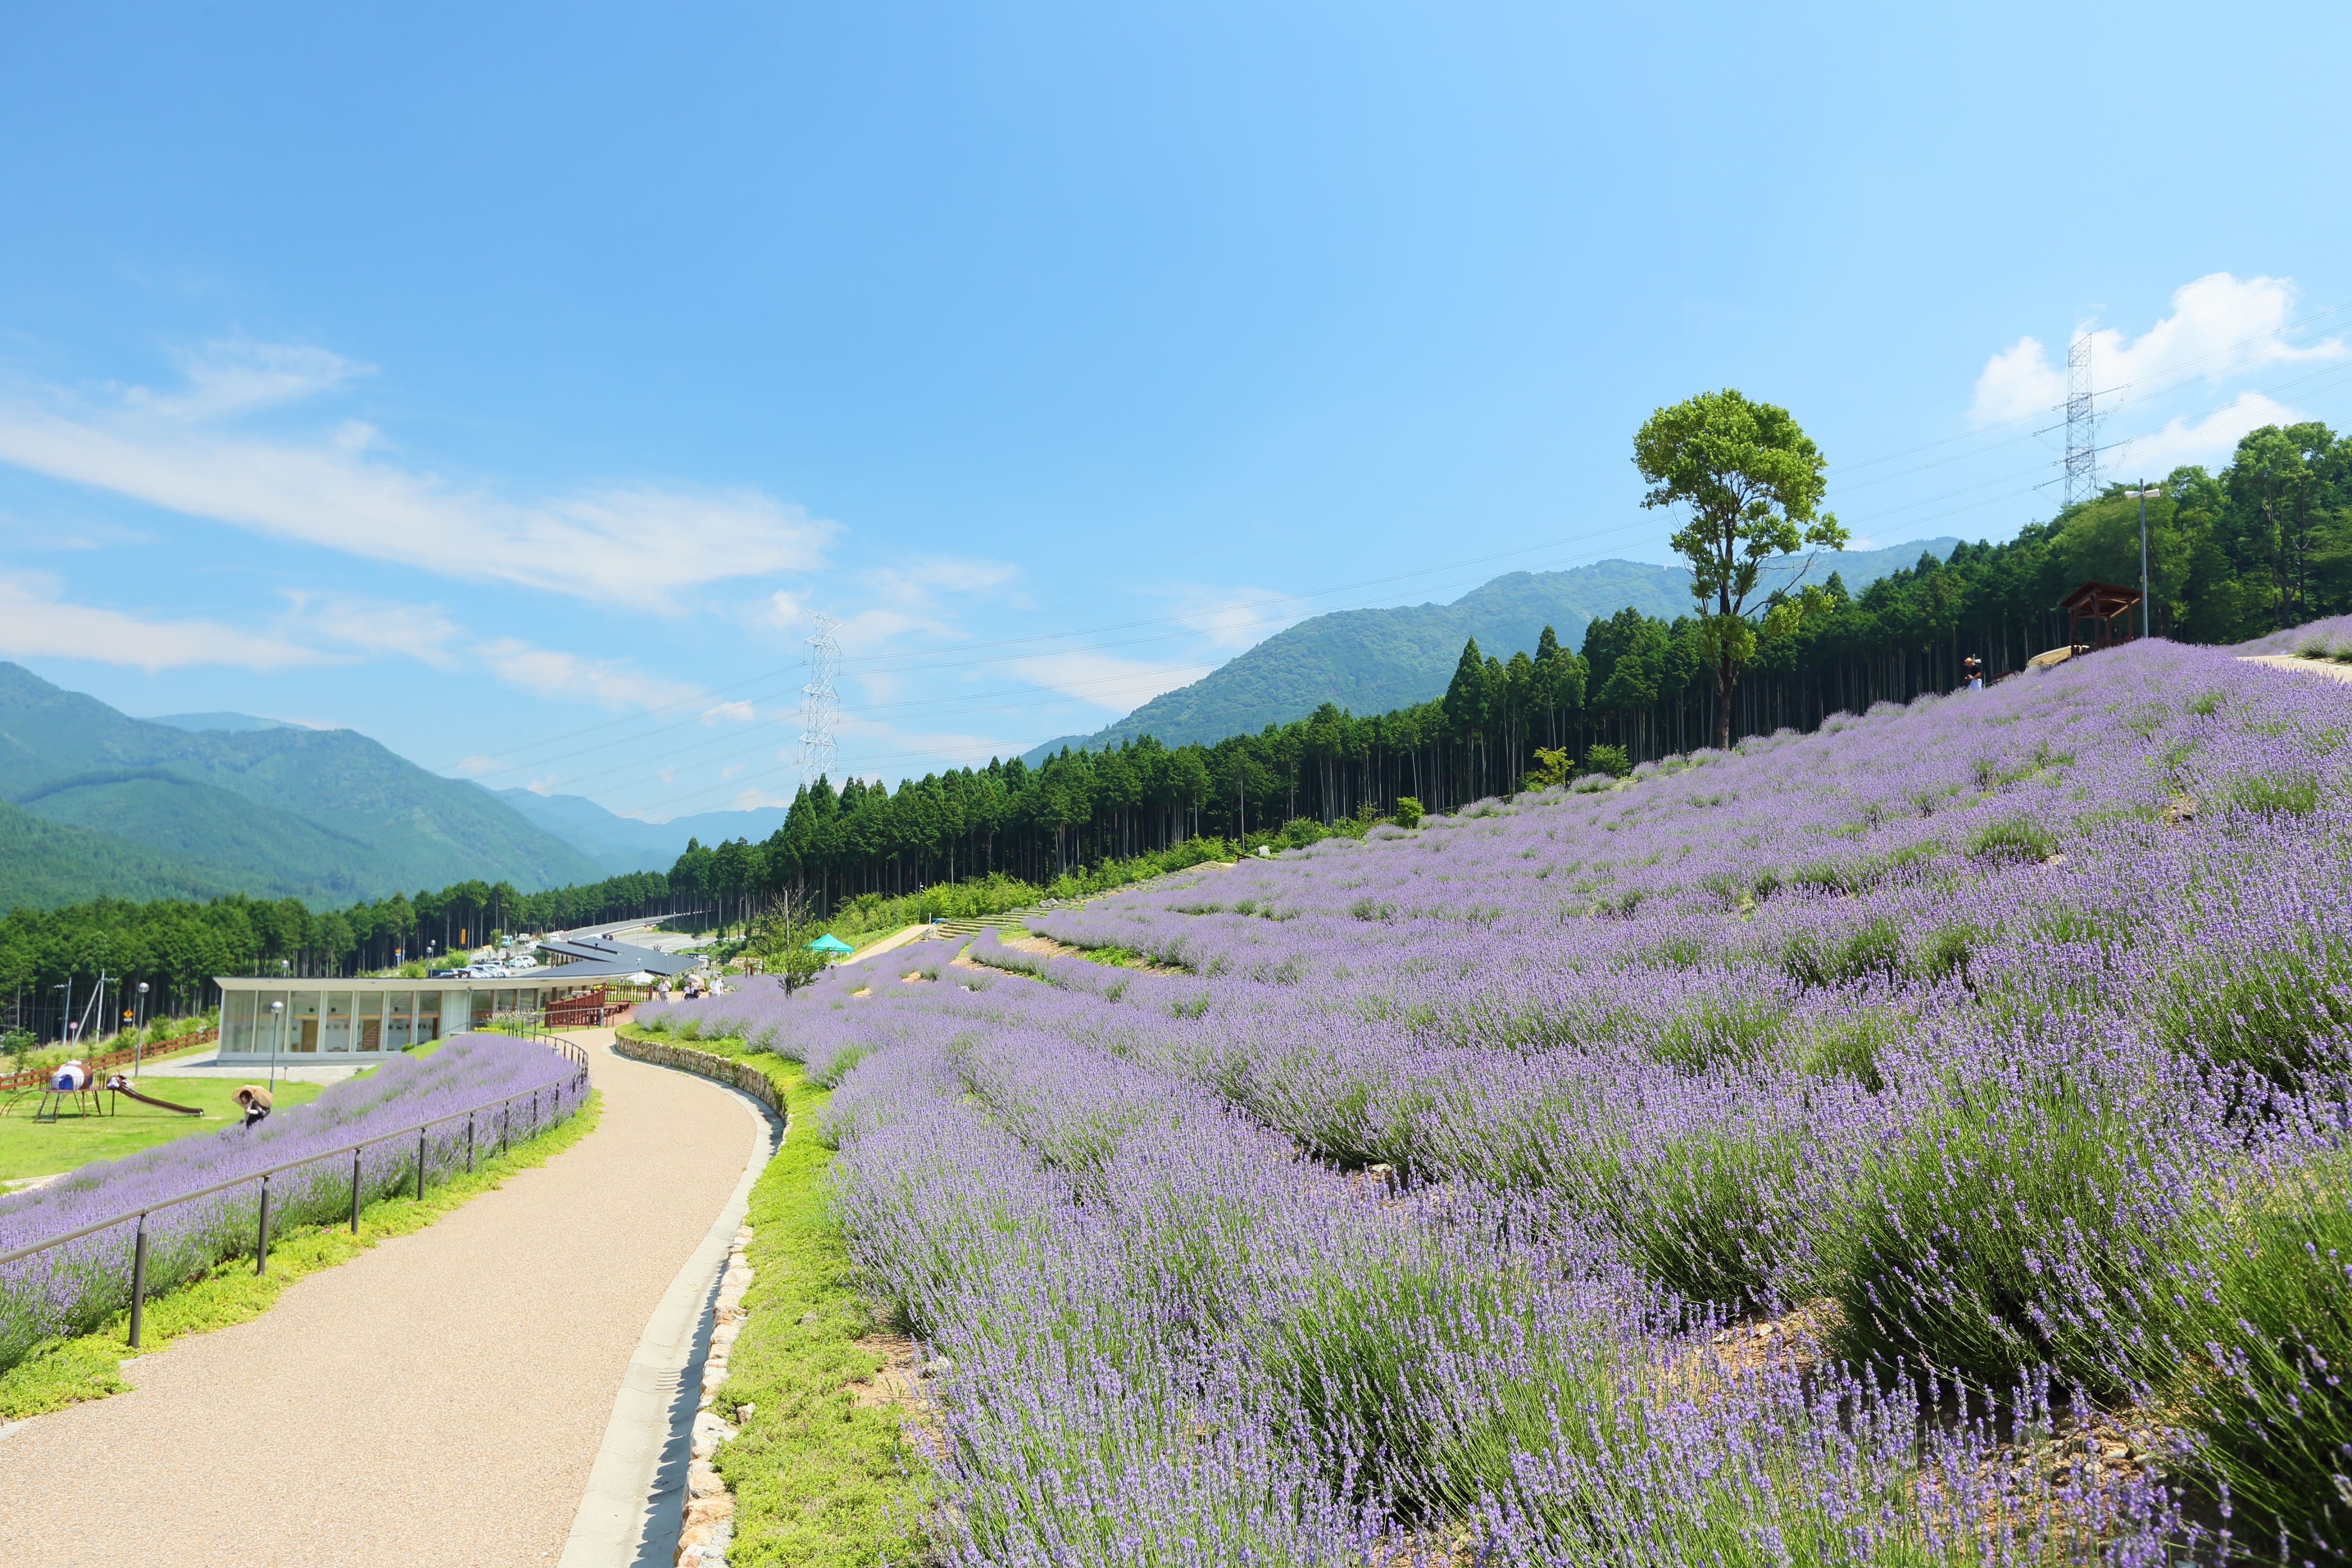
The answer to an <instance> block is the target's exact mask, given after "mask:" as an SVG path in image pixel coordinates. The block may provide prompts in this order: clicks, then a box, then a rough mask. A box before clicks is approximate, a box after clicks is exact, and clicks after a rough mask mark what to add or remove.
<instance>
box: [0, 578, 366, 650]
mask: <svg viewBox="0 0 2352 1568" xmlns="http://www.w3.org/2000/svg"><path fill="white" fill-rule="evenodd" d="M0 653H13V654H16V655H17V656H18V657H23V658H41V657H47V658H58V659H95V660H98V661H100V662H101V663H104V664H121V665H126V666H129V667H131V668H135V669H142V670H145V671H147V672H148V673H149V674H153V673H154V672H156V671H158V670H168V669H180V668H184V667H187V666H190V665H199V664H221V665H229V666H233V667H236V668H241V669H247V670H260V671H268V670H283V669H288V668H290V667H292V666H295V665H299V664H323V663H327V662H329V659H330V655H328V654H326V653H320V651H319V650H317V649H315V648H308V647H304V646H302V645H301V644H299V643H294V642H289V641H288V640H286V639H284V638H281V637H277V636H272V635H269V634H268V633H265V632H251V631H247V630H244V629H242V628H239V627H235V626H227V625H223V624H222V623H221V622H216V621H203V620H195V619H189V618H183V617H176V616H163V615H155V614H151V613H142V612H131V611H125V610H112V609H108V608H105V607H103V606H100V605H92V604H78V603H75V602H73V601H70V600H68V599H66V598H64V597H62V594H61V591H60V588H59V585H58V582H57V580H55V579H54V578H52V577H50V576H48V575H47V574H46V573H42V572H30V571H23V570H15V571H11V570H6V569H5V568H0Z"/></svg>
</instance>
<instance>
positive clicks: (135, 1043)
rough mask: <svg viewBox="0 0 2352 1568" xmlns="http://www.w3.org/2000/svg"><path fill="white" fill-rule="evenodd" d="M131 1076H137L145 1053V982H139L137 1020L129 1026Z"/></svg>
mask: <svg viewBox="0 0 2352 1568" xmlns="http://www.w3.org/2000/svg"><path fill="white" fill-rule="evenodd" d="M131 1030H132V1033H131V1077H133V1078H136V1077H138V1076H139V1063H140V1061H141V1060H142V1058H143V1057H144V1056H145V1055H146V1053H147V982H146V981H144V980H142V981H140V982H139V1018H138V1021H136V1022H135V1023H133V1024H132V1025H131Z"/></svg>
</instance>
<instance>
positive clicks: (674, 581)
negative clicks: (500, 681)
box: [0, 345, 839, 609]
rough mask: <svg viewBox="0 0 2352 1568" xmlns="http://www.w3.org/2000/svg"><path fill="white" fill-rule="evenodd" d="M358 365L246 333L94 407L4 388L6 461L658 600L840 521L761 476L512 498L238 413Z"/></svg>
mask: <svg viewBox="0 0 2352 1568" xmlns="http://www.w3.org/2000/svg"><path fill="white" fill-rule="evenodd" d="M362 370H363V367H357V366H353V365H352V364H350V362H349V361H343V360H341V359H339V358H338V357H336V356H334V355H332V354H329V353H326V352H325V351H324V350H313V349H305V348H301V347H299V346H284V345H240V346H238V348H237V351H236V352H235V353H227V354H215V355H214V356H212V357H210V358H198V359H196V360H194V361H191V362H190V364H189V367H188V376H189V385H188V389H187V390H186V391H185V392H180V393H175V394H170V395H163V394H158V393H155V392H149V391H147V390H146V389H143V388H132V389H130V390H129V391H127V392H123V393H121V395H120V396H118V397H115V398H113V399H112V400H110V401H109V402H105V403H103V404H100V405H92V404H90V403H89V402H85V401H83V400H80V399H77V398H75V397H72V396H70V395H69V394H68V393H66V392H64V391H63V390H62V389H59V388H57V387H53V386H47V385H34V386H31V387H28V388H20V389H17V390H16V391H15V392H10V393H8V394H5V395H0V462H5V463H8V464H12V465H15V466H17V467H20V468H25V469H29V470H31V471H33V472H35V473H38V474H44V475H47V476H50V477H52V478H56V479H61V480H66V481H68V482H70V483H74V484H79V485H87V486H92V487H94V488H97V489H101V490H107V491H110V492H112V493H114V494H117V495H121V496H128V497H131V498H133V499H136V500H140V501H144V502H147V503H149V504H151V505H153V506H157V507H164V508H166V509H168V510H171V511H176V512H183V513H186V514H188V515H191V516H194V517H209V518H212V519H214V520H215V521H218V522H223V523H226V524H229V525H231V526H233V527H236V528H248V529H251V530H253V531H255V532H257V533H262V534H266V535H268V536H271V537H273V538H288V539H296V540H299V541H301V542H303V543H306V544H312V545H317V546H320V548H323V549H334V550H341V551H343V552H346V553H349V554H352V555H358V556H363V557H366V558H369V559H376V560H387V561H394V562H397V563H400V564H402V565H405V566H411V567H415V568H419V569H421V570H428V571H435V572H440V573H443V574H446V575H451V576H459V577H465V578H468V579H478V578H490V579H495V580H500V581H505V582H513V583H520V584H522V585H525V586H528V587H532V588H541V589H546V590H549V591H554V592H559V593H566V594H571V595H573V596H575V597H578V598H581V599H586V600H592V601H600V602H607V603H627V604H636V605H646V606H649V607H653V608H656V609H676V608H678V607H680V605H681V603H682V602H683V601H686V600H687V599H688V597H689V596H690V595H691V592H692V591H694V590H696V589H698V588H701V587H703V586H705V585H707V584H709V583H712V582H717V581H720V580H727V579H730V578H741V577H759V576H766V575H770V574H772V573H775V572H779V571H786V570H804V569H807V568H810V567H813V566H815V565H818V564H820V563H821V561H822V559H823V557H824V549H825V547H826V546H827V544H828V543H829V542H830V541H831V540H832V538H834V536H835V534H836V533H838V532H839V528H838V525H836V524H835V523H832V522H830V521H827V520H825V519H824V518H819V517H811V516H809V515H808V513H807V512H805V511H803V509H802V508H800V507H795V506H792V505H790V504H788V503H785V502H782V501H778V500H776V499H775V498H773V497H770V496H767V495H764V494H762V493H761V492H759V491H757V490H751V489H745V488H735V489H717V488H681V487H665V486H656V485H651V484H646V483H624V484H610V485H604V486H593V487H589V488H585V489H581V490H576V491H573V492H572V493H570V494H567V495H557V496H547V497H535V498H529V499H523V500H515V499H510V498H507V497H500V496H499V495H496V494H494V493H492V492H491V491H490V490H489V489H488V488H487V487H485V486H480V485H478V484H470V483H463V482H457V481H452V480H449V479H446V478H444V477H443V476H438V475H436V474H434V473H432V472H430V471H429V470H427V469H425V468H424V467H423V466H421V465H416V464H415V463H414V462H407V461H403V460H402V459H400V458H399V457H397V456H395V455H391V454H388V453H386V452H384V451H383V444H382V443H381V442H380V441H379V439H378V438H377V436H376V434H375V432H374V431H373V429H372V428H370V427H368V426H366V425H364V424H357V423H350V422H346V423H343V424H341V425H340V426H338V427H336V428H335V429H333V430H331V431H329V432H326V433H325V434H313V435H309V436H303V435H284V434H252V433H247V432H240V431H239V430H237V429H236V428H235V427H234V425H233V421H234V418H235V416H236V415H238V414H241V413H249V412H252V411H254V410H257V409H260V408H264V407H268V406H271V405H275V404H283V403H288V402H295V401H299V400H300V399H302V398H306V397H311V396H315V395H317V394H318V393H320V392H325V391H327V390H330V389H331V388H333V387H335V386H337V385H339V384H341V382H344V381H346V380H348V379H350V378H351V377H352V376H353V375H356V374H358V373H361V371H362Z"/></svg>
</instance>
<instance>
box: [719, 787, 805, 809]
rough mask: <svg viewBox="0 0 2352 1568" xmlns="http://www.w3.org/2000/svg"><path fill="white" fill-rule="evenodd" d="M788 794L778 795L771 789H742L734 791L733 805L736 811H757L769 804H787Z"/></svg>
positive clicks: (789, 803) (789, 798)
mask: <svg viewBox="0 0 2352 1568" xmlns="http://www.w3.org/2000/svg"><path fill="white" fill-rule="evenodd" d="M792 803H793V798H792V797H791V796H790V795H779V794H777V793H776V792H775V791H774V790H772V789H743V790H739V791H738V792H737V793H736V796H735V799H734V801H733V802H732V804H733V807H734V809H735V810H738V811H757V810H761V809H762V808H764V807H769V806H789V805H791V804H792Z"/></svg>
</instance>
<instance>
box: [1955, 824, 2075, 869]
mask: <svg viewBox="0 0 2352 1568" xmlns="http://www.w3.org/2000/svg"><path fill="white" fill-rule="evenodd" d="M2057 852H2058V835H2057V834H2055V833H2053V832H2052V831H2050V830H2049V829H2048V828H2045V827H2043V826H2042V824H2041V823H2039V822H2037V821H2034V820H2033V819H2032V818H2031V817H2026V816H2014V817H2003V818H2001V819H2000V821H1997V822H1988V823H1986V824H1985V825H1984V826H1983V827H1981V828H1979V829H1978V830H1977V831H1975V832H1973V833H1970V834H1969V859H1971V860H1979V861H1985V862H1990V863H1991V864H1994V865H2027V864H2036V863H2039V862H2042V861H2046V860H2048V859H2049V858H2050V857H2051V856H2052V855H2054V854H2056V853H2057Z"/></svg>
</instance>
